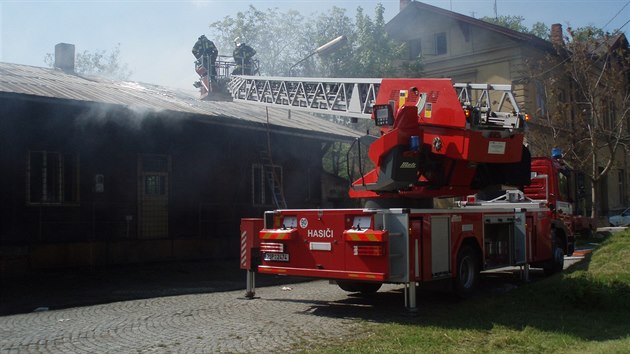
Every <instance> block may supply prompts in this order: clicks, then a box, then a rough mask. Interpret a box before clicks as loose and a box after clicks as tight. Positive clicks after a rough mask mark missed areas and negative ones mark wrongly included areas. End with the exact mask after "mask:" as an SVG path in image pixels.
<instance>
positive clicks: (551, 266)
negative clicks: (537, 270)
mask: <svg viewBox="0 0 630 354" xmlns="http://www.w3.org/2000/svg"><path fill="white" fill-rule="evenodd" d="M552 247H553V254H552V257H553V258H552V259H551V260H550V261H549V262H547V264H546V265H545V266H544V267H543V270H544V271H545V275H547V276H549V275H553V274H556V273H560V272H562V269H564V251H563V250H562V244H561V243H560V242H558V239H557V238H555V237H554V238H553V245H552Z"/></svg>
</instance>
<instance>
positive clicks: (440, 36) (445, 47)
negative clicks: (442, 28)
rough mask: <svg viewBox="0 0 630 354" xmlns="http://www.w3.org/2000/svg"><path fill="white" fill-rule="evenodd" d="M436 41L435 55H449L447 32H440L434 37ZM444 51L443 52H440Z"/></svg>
mask: <svg viewBox="0 0 630 354" xmlns="http://www.w3.org/2000/svg"><path fill="white" fill-rule="evenodd" d="M434 39H435V55H446V54H448V40H447V38H446V32H438V33H436V34H435V36H434ZM440 39H443V46H442V45H441V44H442V43H441V41H440ZM440 49H443V51H440Z"/></svg>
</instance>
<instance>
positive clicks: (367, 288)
mask: <svg viewBox="0 0 630 354" xmlns="http://www.w3.org/2000/svg"><path fill="white" fill-rule="evenodd" d="M337 285H338V286H339V287H340V288H341V290H344V291H347V292H349V293H361V294H364V295H367V294H374V293H375V292H377V291H378V289H380V288H381V285H383V284H381V283H364V282H358V281H348V280H337Z"/></svg>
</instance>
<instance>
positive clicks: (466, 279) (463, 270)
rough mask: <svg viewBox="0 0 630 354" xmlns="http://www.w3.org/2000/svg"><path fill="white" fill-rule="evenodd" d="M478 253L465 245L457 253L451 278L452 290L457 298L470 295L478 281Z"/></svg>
mask: <svg viewBox="0 0 630 354" xmlns="http://www.w3.org/2000/svg"><path fill="white" fill-rule="evenodd" d="M479 271H480V269H479V253H478V252H477V251H476V250H475V249H474V248H472V247H470V246H468V245H466V246H462V248H460V250H459V253H458V254H457V273H456V275H455V278H454V279H453V281H454V283H453V290H454V291H455V295H457V296H458V297H459V298H462V299H465V298H468V297H470V296H471V295H472V294H473V293H474V292H475V290H476V289H477V285H478V283H479Z"/></svg>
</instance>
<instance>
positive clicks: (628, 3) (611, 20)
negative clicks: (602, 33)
mask: <svg viewBox="0 0 630 354" xmlns="http://www.w3.org/2000/svg"><path fill="white" fill-rule="evenodd" d="M628 5H630V1H628V2H627V3H626V4H625V5H623V7H622V8H621V10H619V11H618V12H617V14H616V15H615V16H613V18H611V19H610V21H608V22H606V24H605V25H604V27H602V28H606V26H608V25H609V24H610V23H611V22H613V20H614V19H615V18H617V16H619V14H620V13H621V11H623V9H625V8H626V7H627V6H628ZM627 24H628V22H626V23H625V24H624V26H625V25H627ZM621 28H623V26H622V27H621ZM621 28H619V29H621Z"/></svg>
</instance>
